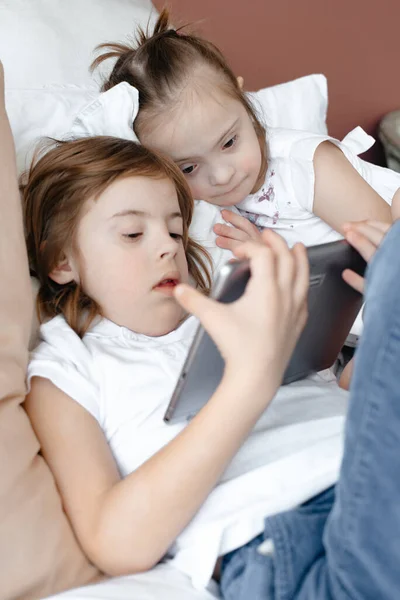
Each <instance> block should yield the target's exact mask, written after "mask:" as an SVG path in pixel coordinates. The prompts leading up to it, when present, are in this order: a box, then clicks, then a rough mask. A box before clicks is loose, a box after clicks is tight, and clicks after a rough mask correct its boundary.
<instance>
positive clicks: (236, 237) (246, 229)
mask: <svg viewBox="0 0 400 600" xmlns="http://www.w3.org/2000/svg"><path fill="white" fill-rule="evenodd" d="M221 215H222V216H223V218H224V220H225V221H226V222H227V223H230V224H231V225H233V227H229V225H221V224H220V223H218V224H217V225H214V233H216V234H217V235H218V237H217V242H216V243H217V246H219V247H220V248H225V250H231V251H232V252H233V251H234V249H235V248H238V247H239V246H240V245H241V244H242V243H243V242H247V241H249V240H253V241H254V242H260V241H261V239H262V238H261V233H260V232H259V231H258V229H257V227H256V226H255V225H253V223H250V221H249V220H248V219H246V218H245V217H242V216H241V215H238V214H236V213H233V212H232V211H230V210H223V211H221Z"/></svg>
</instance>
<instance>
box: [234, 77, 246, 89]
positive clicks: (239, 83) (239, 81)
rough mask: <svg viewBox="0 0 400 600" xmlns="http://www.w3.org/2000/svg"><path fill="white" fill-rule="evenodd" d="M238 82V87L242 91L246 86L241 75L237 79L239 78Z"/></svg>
mask: <svg viewBox="0 0 400 600" xmlns="http://www.w3.org/2000/svg"><path fill="white" fill-rule="evenodd" d="M236 81H237V82H238V86H239V87H240V89H241V90H242V89H243V84H244V79H243V77H241V76H240V75H239V77H237V78H236Z"/></svg>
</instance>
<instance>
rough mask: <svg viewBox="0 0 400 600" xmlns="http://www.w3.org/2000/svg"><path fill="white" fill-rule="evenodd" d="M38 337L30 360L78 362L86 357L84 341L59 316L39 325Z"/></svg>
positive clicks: (86, 351)
mask: <svg viewBox="0 0 400 600" xmlns="http://www.w3.org/2000/svg"><path fill="white" fill-rule="evenodd" d="M39 336H40V342H39V344H38V345H37V346H36V348H35V349H34V350H33V351H32V352H31V360H34V359H38V358H41V357H43V358H44V357H48V358H51V357H54V358H57V359H59V360H65V361H71V362H80V361H82V359H83V358H87V356H88V350H87V347H86V345H85V343H84V341H83V340H82V339H81V338H80V337H79V336H78V334H77V333H75V331H74V330H73V329H72V328H71V327H70V326H69V325H68V323H67V322H66V320H65V319H64V317H63V316H61V315H58V316H57V317H54V318H53V319H51V320H50V321H47V323H44V324H43V325H41V327H40V330H39Z"/></svg>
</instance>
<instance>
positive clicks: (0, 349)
mask: <svg viewBox="0 0 400 600" xmlns="http://www.w3.org/2000/svg"><path fill="white" fill-rule="evenodd" d="M0 281H1V284H0V361H1V378H0V399H5V398H6V397H9V396H12V397H14V398H15V397H16V396H18V395H20V397H21V401H22V399H23V398H24V396H25V389H26V388H25V371H26V364H27V359H28V340H29V334H30V326H31V319H32V313H33V302H32V292H31V288H30V280H29V271H28V259H27V255H26V247H25V240H24V232H23V225H22V211H21V202H20V198H19V193H18V184H17V167H16V161H15V152H14V143H13V138H12V134H11V129H10V125H9V122H8V118H7V114H6V110H5V99H4V73H3V66H2V64H1V61H0Z"/></svg>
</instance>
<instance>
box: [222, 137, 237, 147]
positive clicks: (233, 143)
mask: <svg viewBox="0 0 400 600" xmlns="http://www.w3.org/2000/svg"><path fill="white" fill-rule="evenodd" d="M236 141H237V135H234V136H233V137H231V138H230V140H228V141H227V142H226V143H225V144H224V146H223V147H224V148H232V146H234V145H235V143H236Z"/></svg>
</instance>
